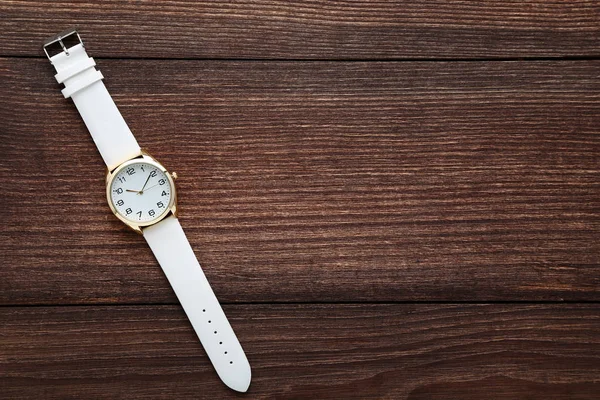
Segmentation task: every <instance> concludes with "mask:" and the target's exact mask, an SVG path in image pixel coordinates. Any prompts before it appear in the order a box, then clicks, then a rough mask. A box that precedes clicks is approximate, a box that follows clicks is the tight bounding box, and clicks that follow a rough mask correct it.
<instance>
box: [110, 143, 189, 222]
mask: <svg viewBox="0 0 600 400" xmlns="http://www.w3.org/2000/svg"><path fill="white" fill-rule="evenodd" d="M139 162H145V163H148V164H151V165H154V166H155V167H157V168H159V169H160V170H161V171H162V172H163V173H164V174H165V176H166V177H167V180H168V181H169V185H170V186H171V188H172V192H173V195H172V196H171V199H170V201H169V205H168V206H167V207H166V209H165V211H164V212H163V213H162V214H160V215H158V216H157V217H156V218H154V219H153V220H150V221H146V222H143V223H139V224H137V223H135V222H133V221H130V220H128V219H126V218H125V217H123V216H122V215H121V214H119V213H118V212H117V209H116V207H115V205H114V204H113V202H112V199H111V195H110V188H111V186H112V182H113V180H114V179H115V176H117V174H118V173H119V172H121V170H122V169H123V168H126V167H127V166H129V165H131V164H137V163H139ZM175 178H177V174H176V173H175V172H173V173H172V174H171V173H169V171H167V169H166V168H165V167H164V166H163V165H162V164H161V163H159V162H158V161H156V159H155V158H154V157H152V156H151V155H150V154H148V153H147V152H146V151H144V150H142V152H141V154H140V155H139V156H138V157H135V158H132V159H131V160H127V161H125V162H123V163H122V164H121V165H119V166H118V167H117V168H115V169H113V170H112V171H108V173H107V174H106V200H107V201H108V206H109V207H110V210H111V211H112V213H113V214H115V216H116V217H117V218H119V219H120V220H121V221H123V223H124V224H125V225H127V226H128V227H130V228H131V229H133V230H134V231H136V232H137V233H139V234H142V228H145V227H147V226H150V225H154V224H156V223H158V222H160V221H162V220H163V219H165V218H167V217H168V216H169V215H175V216H177V189H176V188H175Z"/></svg>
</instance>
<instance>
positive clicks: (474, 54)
mask: <svg viewBox="0 0 600 400" xmlns="http://www.w3.org/2000/svg"><path fill="white" fill-rule="evenodd" d="M0 24H1V25H0V26H1V27H2V35H0V55H4V56H8V55H12V56H14V55H19V56H34V55H35V56H41V55H43V53H42V51H41V48H40V45H41V43H42V42H43V40H44V39H46V37H47V36H50V35H52V34H54V33H56V32H60V31H62V30H64V29H66V28H70V27H72V26H76V27H78V28H79V30H80V31H81V33H82V35H83V37H84V38H85V41H86V43H87V44H88V45H89V46H90V48H93V49H94V56H95V57H101V56H102V57H155V58H253V59H406V58H418V59H442V58H485V59H490V58H498V57H501V58H506V57H513V58H514V57H566V56H569V57H590V56H594V57H597V56H599V55H600V8H599V7H598V4H597V2H596V1H590V0H571V1H553V2H550V1H546V0H529V1H506V0H487V1H460V2H458V1H448V0H446V1H442V0H434V1H417V2H415V1H336V2H332V1H328V0H320V1H294V2H290V1H286V0H280V1H274V0H268V1H235V2H198V1H196V0H180V1H176V2H174V1H171V2H156V1H127V2H123V1H117V0H111V1H77V2H75V1H48V0H46V1H35V2H32V1H22V0H21V1H14V0H8V1H7V0H3V1H0Z"/></svg>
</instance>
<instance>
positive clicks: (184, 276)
mask: <svg viewBox="0 0 600 400" xmlns="http://www.w3.org/2000/svg"><path fill="white" fill-rule="evenodd" d="M143 233H144V238H145V239H146V241H147V242H148V244H149V245H150V248H151V249H152V252H153V253H154V256H155V257H156V259H157V260H158V262H159V264H160V266H161V267H162V269H163V271H164V273H165V275H166V276H167V279H168V280H169V283H170V284H171V286H172V287H173V289H174V290H175V294H176V295H177V298H178V299H179V302H180V303H181V305H182V306H183V309H184V310H185V313H186V314H187V316H188V318H189V320H190V322H191V323H192V326H193V327H194V330H195V331H196V334H197V335H198V338H200V342H202V346H204V349H205V350H206V354H208V357H209V358H210V360H211V361H212V364H213V366H214V367H215V370H216V371H217V373H218V374H219V377H220V378H221V380H222V381H223V382H224V383H225V384H226V385H227V386H229V387H230V388H232V389H234V390H237V391H239V392H245V391H246V390H248V387H249V386H250V379H251V371H250V364H249V363H248V359H247V358H246V355H245V354H244V350H243V349H242V346H241V345H240V342H239V341H238V339H237V337H236V336H235V333H234V332H233V329H232V328H231V325H230V324H229V321H228V320H227V317H226V316H225V313H224V312H223V309H222V308H221V305H220V304H219V301H218V300H217V298H216V297H215V294H214V293H213V291H212V289H211V287H210V284H209V283H208V281H207V280H206V277H205V276H204V272H202V268H201V267H200V264H199V263H198V260H197V258H196V256H195V255H194V251H193V250H192V247H191V246H190V243H189V242H188V240H187V238H186V236H185V233H184V232H183V229H182V228H181V225H180V224H179V220H178V219H177V218H176V217H174V216H170V217H168V218H165V219H164V220H162V221H160V222H159V223H157V224H155V225H152V226H149V227H147V228H145V229H144V230H143Z"/></svg>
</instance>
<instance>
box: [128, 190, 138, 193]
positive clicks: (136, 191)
mask: <svg viewBox="0 0 600 400" xmlns="http://www.w3.org/2000/svg"><path fill="white" fill-rule="evenodd" d="M125 191H126V192H133V193H139V192H140V191H139V190H131V189H125Z"/></svg>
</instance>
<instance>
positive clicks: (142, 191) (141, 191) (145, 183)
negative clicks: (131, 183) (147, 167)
mask: <svg viewBox="0 0 600 400" xmlns="http://www.w3.org/2000/svg"><path fill="white" fill-rule="evenodd" d="M151 174H152V172H150V173H149V174H148V178H146V182H144V186H142V189H141V190H140V193H144V188H145V187H146V185H147V184H148V181H149V180H150V177H151V176H152V175H151Z"/></svg>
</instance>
